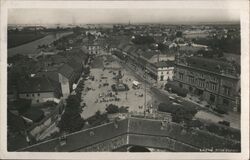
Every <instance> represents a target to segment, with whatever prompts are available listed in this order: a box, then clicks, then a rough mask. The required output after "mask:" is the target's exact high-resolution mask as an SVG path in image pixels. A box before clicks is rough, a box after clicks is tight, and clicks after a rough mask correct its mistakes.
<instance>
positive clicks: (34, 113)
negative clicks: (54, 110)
mask: <svg viewBox="0 0 250 160" xmlns="http://www.w3.org/2000/svg"><path fill="white" fill-rule="evenodd" d="M22 115H23V116H24V117H26V118H28V119H30V120H32V121H33V122H39V121H40V120H42V118H43V117H44V113H43V111H42V110H40V109H37V108H34V107H31V108H30V109H29V110H28V111H26V112H25V113H24V114H22Z"/></svg>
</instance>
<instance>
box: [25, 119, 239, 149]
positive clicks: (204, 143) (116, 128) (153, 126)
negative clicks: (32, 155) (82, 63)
mask: <svg viewBox="0 0 250 160" xmlns="http://www.w3.org/2000/svg"><path fill="white" fill-rule="evenodd" d="M121 135H123V136H126V137H127V139H128V141H127V142H126V144H124V145H143V144H144V143H145V142H146V143H147V146H148V147H153V148H154V146H158V145H159V144H161V146H165V147H166V148H168V147H170V144H166V143H165V144H162V142H161V141H159V138H162V137H165V138H166V137H167V139H168V142H169V140H176V141H177V143H179V144H182V146H183V145H184V146H189V149H190V148H191V149H192V148H193V149H197V150H199V149H203V148H224V147H226V148H229V149H235V150H236V151H238V150H239V149H240V142H239V141H235V140H230V139H225V138H223V137H219V136H215V135H213V134H209V133H208V132H205V131H200V130H195V129H191V128H190V129H189V131H188V130H187V129H186V128H185V127H183V126H181V125H179V124H176V123H172V122H168V123H166V124H165V125H164V126H163V125H162V121H161V120H150V119H143V118H129V119H124V120H120V121H118V122H117V123H116V124H114V123H109V124H104V125H101V126H97V127H94V128H89V129H87V130H83V131H78V132H75V133H72V134H69V135H67V138H66V144H65V145H64V146H60V145H59V141H60V140H59V139H58V138H55V139H51V140H49V141H47V142H43V143H40V144H36V145H34V146H31V147H28V148H26V149H23V150H21V151H43V152H46V151H47V152H48V151H50V152H53V151H55V148H56V146H59V148H57V149H58V150H59V151H67V152H69V151H79V150H81V149H84V148H86V147H89V146H91V145H93V144H98V143H103V142H105V141H106V140H111V139H113V138H115V137H118V136H121ZM135 135H136V137H138V138H142V137H143V136H147V137H146V138H143V139H144V140H145V141H140V140H136V139H135V137H132V136H135ZM130 138H131V139H130ZM208 139H209V141H208ZM174 142H175V141H174ZM109 144H110V145H114V144H112V143H110V142H109ZM179 146H180V145H179ZM184 146H183V147H184ZM93 149H96V150H97V151H98V149H101V148H93ZM172 149H174V151H185V150H184V149H183V148H178V147H177V148H172ZM93 151H95V150H93Z"/></svg>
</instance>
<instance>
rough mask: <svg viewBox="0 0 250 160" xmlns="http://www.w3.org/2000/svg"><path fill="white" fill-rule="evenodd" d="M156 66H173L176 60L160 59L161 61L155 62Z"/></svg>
mask: <svg viewBox="0 0 250 160" xmlns="http://www.w3.org/2000/svg"><path fill="white" fill-rule="evenodd" d="M154 66H156V67H157V68H162V67H173V66H174V62H173V61H160V62H156V63H154Z"/></svg>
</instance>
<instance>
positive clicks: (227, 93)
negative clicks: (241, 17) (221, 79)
mask: <svg viewBox="0 0 250 160" xmlns="http://www.w3.org/2000/svg"><path fill="white" fill-rule="evenodd" d="M223 88H224V95H228V96H229V95H230V90H231V88H230V87H227V86H223Z"/></svg>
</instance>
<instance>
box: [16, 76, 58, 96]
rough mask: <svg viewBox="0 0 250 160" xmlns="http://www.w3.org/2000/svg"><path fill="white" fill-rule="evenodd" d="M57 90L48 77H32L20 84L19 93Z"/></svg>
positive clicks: (21, 81)
mask: <svg viewBox="0 0 250 160" xmlns="http://www.w3.org/2000/svg"><path fill="white" fill-rule="evenodd" d="M54 91H55V89H54V87H53V85H52V84H51V82H50V81H49V80H48V78H46V77H31V78H29V79H23V80H20V81H19V82H18V92H19V93H39V92H54Z"/></svg>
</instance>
